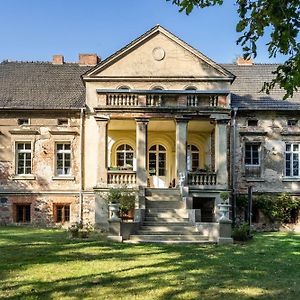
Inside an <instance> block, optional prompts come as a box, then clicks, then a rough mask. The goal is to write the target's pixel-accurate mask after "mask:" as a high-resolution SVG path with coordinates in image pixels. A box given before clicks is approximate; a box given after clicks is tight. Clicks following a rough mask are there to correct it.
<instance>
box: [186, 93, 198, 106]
mask: <svg viewBox="0 0 300 300" xmlns="http://www.w3.org/2000/svg"><path fill="white" fill-rule="evenodd" d="M187 106H194V107H197V106H198V96H197V95H188V96H187Z"/></svg>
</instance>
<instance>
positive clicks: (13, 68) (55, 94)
mask: <svg viewBox="0 0 300 300" xmlns="http://www.w3.org/2000/svg"><path fill="white" fill-rule="evenodd" d="M90 68H91V67H87V66H79V65H78V64H75V63H66V64H63V65H53V64H52V63H50V62H7V61H4V62H2V63H0V108H2V109H3V108H12V109H79V108H82V107H84V106H85V87H84V85H83V83H82V81H81V77H80V75H81V74H83V73H84V72H86V71H87V70H88V69H90Z"/></svg>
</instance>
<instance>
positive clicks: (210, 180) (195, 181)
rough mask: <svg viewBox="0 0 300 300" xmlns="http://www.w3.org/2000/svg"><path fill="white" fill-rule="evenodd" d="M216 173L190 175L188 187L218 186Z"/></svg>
mask: <svg viewBox="0 0 300 300" xmlns="http://www.w3.org/2000/svg"><path fill="white" fill-rule="evenodd" d="M216 184H217V174H216V173H188V185H216Z"/></svg>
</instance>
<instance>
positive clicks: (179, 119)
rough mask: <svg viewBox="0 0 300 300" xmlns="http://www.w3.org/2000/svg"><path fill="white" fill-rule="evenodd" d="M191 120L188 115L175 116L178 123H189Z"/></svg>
mask: <svg viewBox="0 0 300 300" xmlns="http://www.w3.org/2000/svg"><path fill="white" fill-rule="evenodd" d="M190 120H191V118H188V117H175V121H176V123H188V122H189V121H190Z"/></svg>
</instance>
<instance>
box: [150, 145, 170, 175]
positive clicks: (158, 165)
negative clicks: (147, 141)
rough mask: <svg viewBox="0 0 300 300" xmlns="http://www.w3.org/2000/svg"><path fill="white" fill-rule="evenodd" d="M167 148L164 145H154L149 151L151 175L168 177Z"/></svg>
mask: <svg viewBox="0 0 300 300" xmlns="http://www.w3.org/2000/svg"><path fill="white" fill-rule="evenodd" d="M166 155H167V151H166V148H165V147H164V146H162V145H153V146H152V147H151V148H150V149H149V175H150V176H154V175H156V176H166Z"/></svg>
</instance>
